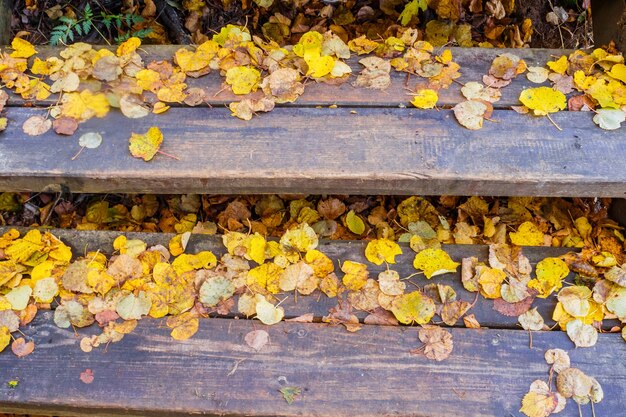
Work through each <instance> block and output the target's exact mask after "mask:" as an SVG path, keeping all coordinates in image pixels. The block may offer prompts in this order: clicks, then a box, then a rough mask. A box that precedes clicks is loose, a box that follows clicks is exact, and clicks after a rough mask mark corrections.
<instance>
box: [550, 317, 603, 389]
mask: <svg viewBox="0 0 626 417" xmlns="http://www.w3.org/2000/svg"><path fill="white" fill-rule="evenodd" d="M566 329H567V335H568V336H569V338H570V340H571V341H572V342H574V344H575V345H576V347H591V346H594V345H595V344H596V342H597V341H598V331H597V330H596V328H595V327H593V326H592V325H590V324H585V323H583V321H582V320H580V319H576V320H572V321H570V322H568V323H567V325H566ZM559 391H560V390H559Z"/></svg>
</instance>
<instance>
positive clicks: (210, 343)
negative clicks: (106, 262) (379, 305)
mask: <svg viewBox="0 0 626 417" xmlns="http://www.w3.org/2000/svg"><path fill="white" fill-rule="evenodd" d="M50 316H51V314H50V313H46V314H42V315H41V317H40V318H38V319H36V323H34V324H32V325H31V326H30V327H28V328H26V330H25V332H26V333H27V335H28V336H29V337H32V338H33V339H34V340H35V343H36V345H37V347H36V348H35V351H34V352H33V353H32V354H31V355H29V356H27V357H25V358H22V359H17V358H15V357H14V356H12V355H1V356H0V368H1V369H2V374H3V377H4V378H5V379H14V380H18V381H19V384H18V386H17V387H15V388H8V387H7V385H6V384H5V383H3V384H2V385H0V409H1V410H6V411H12V412H28V413H35V412H37V413H49V414H54V415H71V414H74V415H77V414H89V415H95V416H105V415H107V416H111V415H136V416H139V415H141V416H178V415H189V414H203V415H211V416H214V415H220V416H244V415H245V416H270V415H271V416H355V415H358V416H391V415H394V416H420V417H444V416H451V415H459V416H464V417H491V416H493V417H502V416H518V415H520V413H519V412H518V410H519V408H520V404H521V398H522V397H523V396H524V394H525V393H526V392H527V391H528V387H529V386H530V384H531V383H532V382H533V381H534V380H535V379H542V380H544V381H547V379H548V370H549V367H548V365H547V364H546V362H545V360H544V352H545V350H547V349H550V348H557V347H561V348H565V349H570V348H571V342H570V341H569V339H568V338H567V335H566V334H565V333H563V332H537V333H535V334H534V335H533V348H532V349H530V348H529V344H528V334H527V333H526V332H524V331H518V330H503V329H499V330H496V329H490V330H487V329H483V330H473V329H451V330H450V332H451V333H452V337H453V343H454V348H453V351H452V354H451V355H450V357H449V358H448V359H446V360H444V361H442V362H435V361H431V360H429V359H427V358H425V357H424V356H422V355H413V354H411V353H410V351H411V350H412V349H415V348H418V347H419V346H420V342H419V340H418V338H417V331H418V329H417V328H408V327H385V326H364V328H363V329H362V330H360V331H359V332H357V333H348V332H347V331H346V330H345V329H344V328H343V327H341V326H339V327H330V326H328V325H324V324H316V323H308V324H303V323H288V322H287V323H286V322H283V323H280V324H278V325H275V326H271V327H266V326H263V325H262V324H260V323H259V322H258V321H251V320H232V319H205V320H201V322H200V329H199V331H198V333H197V334H196V335H194V336H193V337H192V338H191V339H189V340H186V341H183V342H177V341H174V340H172V339H171V337H170V336H169V334H168V333H169V330H168V329H167V327H166V326H165V325H164V321H163V320H151V319H144V320H141V321H140V322H139V325H138V326H137V328H136V329H135V330H134V331H133V332H132V333H131V334H129V335H127V336H126V337H125V338H124V339H123V340H122V341H120V342H118V343H114V344H110V345H109V346H108V347H107V348H106V349H102V348H99V349H97V350H94V351H92V352H90V353H84V352H82V351H81V350H80V349H79V347H78V343H79V339H80V338H79V337H76V336H75V335H74V332H73V331H72V330H71V329H59V328H57V327H56V326H55V325H54V324H53V323H52V320H51V317H50ZM258 329H264V330H266V331H267V332H268V333H269V336H270V342H269V344H268V345H266V346H265V347H264V348H263V349H262V350H261V351H259V352H255V351H254V350H252V349H251V348H250V347H248V346H247V345H246V343H245V341H244V337H245V335H246V334H247V333H248V332H250V331H252V330H258ZM82 333H84V330H81V334H82ZM624 355H626V344H624V341H623V340H622V338H621V336H620V335H619V334H602V335H600V338H599V340H598V343H597V345H596V346H595V347H593V348H585V349H576V350H571V351H570V356H571V359H572V363H573V365H574V366H577V367H579V368H580V369H581V370H583V371H584V372H585V373H587V374H588V375H592V376H595V377H596V378H597V379H598V381H599V382H600V384H602V387H603V389H604V393H605V397H604V400H603V401H602V402H600V403H599V404H596V405H595V412H596V415H602V416H609V415H620V413H621V412H622V411H623V398H624V396H625V395H626V364H625V363H624V361H623V360H621V359H620V358H623V357H624ZM86 369H90V370H91V371H92V372H93V375H94V381H93V383H91V384H84V383H83V382H82V381H81V380H80V378H79V377H80V373H81V372H84V371H85V370H86ZM287 386H292V387H298V388H300V389H301V392H302V393H301V395H299V396H298V397H296V399H295V401H294V402H293V404H291V405H288V404H287V403H286V402H285V400H284V399H283V398H282V396H281V393H280V392H279V391H278V390H279V389H281V388H284V387H287ZM587 408H589V410H587ZM584 412H585V415H591V414H590V413H591V409H590V406H589V405H587V406H586V407H585V410H584ZM562 415H564V416H573V415H578V410H577V407H576V404H575V403H574V401H572V400H569V401H568V405H567V408H566V409H565V410H564V411H563V412H562Z"/></svg>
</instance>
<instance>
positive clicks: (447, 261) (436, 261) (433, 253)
mask: <svg viewBox="0 0 626 417" xmlns="http://www.w3.org/2000/svg"><path fill="white" fill-rule="evenodd" d="M459 265H460V264H459V263H458V262H454V261H453V260H452V259H451V258H450V255H448V254H447V253H446V252H445V251H444V250H442V249H432V248H429V249H424V250H423V251H421V252H420V253H418V254H417V255H415V259H414V260H413V267H415V269H420V270H422V271H424V275H425V276H426V278H428V279H430V278H432V277H434V276H436V275H441V274H446V273H448V272H456V268H457V267H458V266H459Z"/></svg>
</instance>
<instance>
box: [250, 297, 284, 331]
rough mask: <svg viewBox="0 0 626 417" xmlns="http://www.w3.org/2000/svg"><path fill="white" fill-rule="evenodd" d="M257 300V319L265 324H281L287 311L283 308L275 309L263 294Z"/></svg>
mask: <svg viewBox="0 0 626 417" xmlns="http://www.w3.org/2000/svg"><path fill="white" fill-rule="evenodd" d="M255 299H256V308H255V309H256V317H257V318H258V319H259V320H260V321H261V323H263V324H267V325H272V324H276V323H279V322H280V321H281V320H282V319H283V317H284V316H285V310H284V309H283V308H282V307H275V306H274V305H273V304H272V303H270V302H268V301H267V300H266V299H265V297H263V296H262V295H261V294H257V295H256V296H255Z"/></svg>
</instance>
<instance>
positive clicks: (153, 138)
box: [128, 126, 163, 162]
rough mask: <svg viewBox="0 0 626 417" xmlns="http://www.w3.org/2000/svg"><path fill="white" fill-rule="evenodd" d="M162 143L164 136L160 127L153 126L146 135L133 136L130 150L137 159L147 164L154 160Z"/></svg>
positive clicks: (130, 141) (137, 134)
mask: <svg viewBox="0 0 626 417" xmlns="http://www.w3.org/2000/svg"><path fill="white" fill-rule="evenodd" d="M161 143H163V134H162V133H161V130H160V129H159V128H158V127H154V126H153V127H151V128H150V129H148V131H147V132H146V133H144V134H140V133H133V134H131V137H130V140H129V144H128V149H129V150H130V153H131V154H132V155H133V156H134V157H135V158H141V159H143V160H144V161H146V162H147V161H149V160H151V159H152V158H154V155H156V153H157V152H158V151H159V148H160V147H161Z"/></svg>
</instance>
